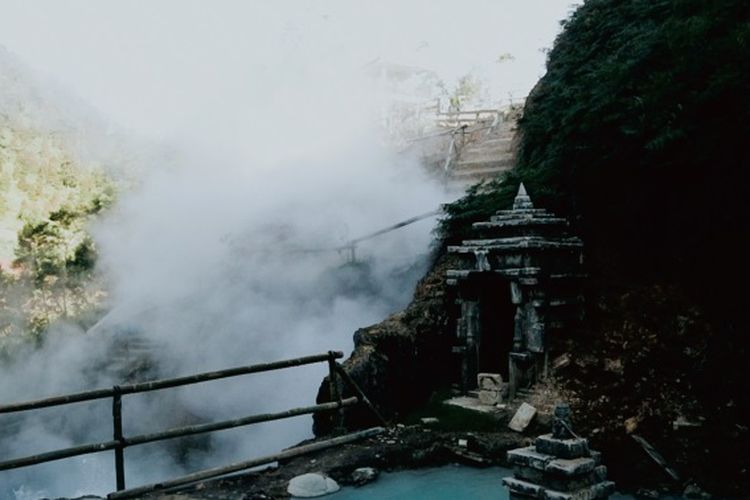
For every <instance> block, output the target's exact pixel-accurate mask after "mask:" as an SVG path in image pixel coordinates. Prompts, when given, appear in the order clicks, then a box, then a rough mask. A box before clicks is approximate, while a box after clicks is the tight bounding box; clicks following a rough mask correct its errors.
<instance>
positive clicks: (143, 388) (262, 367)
mask: <svg viewBox="0 0 750 500" xmlns="http://www.w3.org/2000/svg"><path fill="white" fill-rule="evenodd" d="M330 356H331V355H330V354H328V353H326V354H316V355H313V356H305V357H302V358H294V359H285V360H282V361H274V362H272V363H261V364H257V365H250V366H239V367H236V368H227V369H226V370H218V371H213V372H204V373H198V374H196V375H189V376H186V377H177V378H168V379H161V380H152V381H149V382H140V383H137V384H128V385H121V386H118V387H115V388H111V389H94V390H91V391H84V392H79V393H75V394H67V395H65V396H56V397H51V398H45V399H38V400H35V401H25V402H22V403H13V404H6V405H0V413H12V412H18V411H26V410H36V409H39V408H48V407H50V406H62V405H67V404H71V403H79V402H82V401H93V400H95V399H103V398H110V397H112V396H114V395H115V394H118V393H119V394H121V395H124V394H134V393H138V392H147V391H155V390H158V389H166V388H169V387H178V386H181V385H190V384H196V383H199V382H208V381H210V380H217V379H222V378H227V377H236V376H238V375H247V374H250V373H260V372H266V371H271V370H279V369H282V368H291V367H294V366H301V365H309V364H313V363H320V362H322V361H328V359H329V358H330ZM333 356H334V357H335V358H336V359H339V358H343V357H344V353H342V352H341V351H335V352H334V353H333Z"/></svg>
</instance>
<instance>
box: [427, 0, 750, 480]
mask: <svg viewBox="0 0 750 500" xmlns="http://www.w3.org/2000/svg"><path fill="white" fill-rule="evenodd" d="M749 53H750V3H748V2H747V1H745V0H716V1H711V2H708V1H705V0H628V1H625V0H587V1H586V2H585V3H584V4H583V6H581V7H580V8H579V9H578V10H577V11H576V12H575V13H574V14H573V15H572V16H571V18H570V19H568V20H567V21H566V22H565V23H564V31H563V32H562V33H561V35H560V36H559V37H558V39H557V40H556V42H555V45H554V47H553V49H552V50H551V51H550V53H549V56H548V57H549V58H548V63H547V73H546V75H545V76H544V77H543V78H542V79H541V80H540V82H539V83H538V85H537V86H536V87H535V88H534V90H533V91H532V93H531V95H530V97H529V99H528V102H527V104H526V107H525V110H524V116H523V118H522V119H521V121H520V123H519V127H520V130H521V133H522V137H521V142H520V150H519V155H518V162H517V166H516V168H515V169H514V170H513V171H512V172H511V173H510V174H509V175H507V176H506V177H505V178H504V179H501V180H499V181H495V182H493V183H489V184H485V185H483V186H477V187H475V188H474V189H473V190H471V191H470V192H469V193H468V194H467V196H466V197H464V198H463V199H461V200H459V201H458V202H456V203H454V204H452V205H450V206H448V209H447V211H448V215H449V217H448V218H446V220H444V221H443V223H442V225H441V228H440V231H441V234H442V236H443V237H444V238H445V239H446V240H447V241H448V242H451V243H452V242H455V241H456V240H459V239H461V238H462V237H464V236H465V235H466V234H467V231H468V230H469V229H470V223H471V222H474V221H478V220H482V219H486V218H487V217H489V216H490V215H491V214H492V213H493V212H494V211H496V210H498V209H502V208H508V207H509V205H510V202H511V200H512V198H513V195H514V194H515V191H516V189H517V186H518V183H519V182H520V181H523V182H524V183H525V185H526V187H527V188H528V191H529V193H530V194H531V196H532V199H533V200H534V202H535V203H536V204H538V205H540V206H543V207H544V208H547V209H550V210H552V211H554V212H556V213H558V214H561V215H564V216H566V217H568V218H569V220H570V221H571V222H572V224H573V229H574V230H575V231H576V232H577V233H578V234H580V235H581V236H582V237H583V239H584V242H585V244H586V257H587V265H588V266H589V272H590V276H591V279H590V280H589V290H588V292H587V294H588V297H589V298H590V299H591V300H590V301H589V308H590V311H589V315H588V317H587V318H588V319H587V324H586V329H587V330H589V332H588V333H589V335H590V337H588V339H587V341H586V342H585V343H584V342H579V343H578V344H577V345H576V347H575V348H576V350H577V353H578V355H579V359H582V358H583V356H584V353H583V350H586V349H589V348H590V349H589V350H590V351H591V352H590V354H591V356H590V357H591V359H592V360H593V361H592V363H591V366H588V365H587V369H590V371H589V375H590V376H591V385H592V386H593V385H595V384H596V383H597V382H596V381H597V380H610V382H609V383H608V385H607V387H606V390H605V388H604V387H601V388H597V390H599V389H602V391H603V392H602V394H606V398H604V399H603V401H605V402H604V403H602V404H600V405H598V406H596V405H595V404H594V403H593V402H592V403H591V404H590V406H591V408H590V410H591V415H594V414H595V415H596V416H595V417H592V420H594V419H598V420H599V421H600V422H601V421H602V420H603V419H609V420H610V421H611V422H612V427H613V429H616V430H617V432H624V431H622V430H621V429H622V423H621V422H622V420H620V416H621V415H622V416H623V417H625V418H627V417H629V416H631V415H636V414H637V415H642V416H643V418H642V419H640V417H639V419H640V420H639V421H641V428H640V431H639V432H646V433H647V434H648V435H649V437H651V438H652V439H654V440H655V441H656V442H657V443H658V444H660V445H663V446H664V447H665V448H666V449H669V445H668V444H665V443H667V442H668V441H669V439H672V438H673V434H672V433H671V432H670V431H669V429H670V422H671V421H670V419H672V418H675V417H676V416H677V415H678V414H679V413H678V412H679V411H682V409H685V408H687V407H690V408H692V410H693V411H694V412H695V413H697V414H702V415H703V416H705V417H706V418H707V423H706V425H707V428H708V429H710V432H707V434H711V436H712V438H713V439H712V440H711V441H700V442H698V441H696V442H697V443H698V444H696V447H700V452H699V453H700V454H703V453H706V454H707V455H703V456H704V457H705V460H703V461H701V460H700V459H699V454H698V453H696V454H693V455H692V456H691V457H689V458H686V459H685V460H686V461H689V460H692V461H693V462H694V465H695V464H700V463H703V464H704V463H705V462H706V461H707V462H711V463H713V464H716V467H715V468H708V469H706V468H705V467H704V469H705V470H704V472H703V474H704V475H709V476H710V475H711V474H713V477H712V480H713V481H716V483H717V484H721V485H723V486H722V487H727V486H732V485H734V487H740V486H739V485H740V484H741V479H740V478H741V477H744V481H747V475H746V471H745V472H742V468H743V467H745V468H746V465H747V464H746V463H745V464H744V465H743V464H742V463H739V462H737V461H735V462H734V463H724V462H725V461H723V459H722V457H726V456H733V454H732V453H731V452H730V451H728V450H729V449H730V448H731V447H735V448H736V447H738V446H739V447H742V444H740V443H744V444H745V445H747V444H750V437H748V434H749V433H748V432H747V431H746V430H745V431H742V429H746V427H738V425H742V426H744V424H741V423H742V422H747V421H750V398H747V397H746V396H742V395H740V394H739V393H738V391H741V389H740V388H741V387H743V386H744V381H745V378H746V375H745V372H744V365H745V363H746V362H747V361H746V360H747V357H748V354H750V352H749V351H750V350H749V349H748V347H749V346H750V340H749V338H748V336H747V335H746V334H745V331H746V330H747V320H746V314H745V311H744V309H745V306H744V304H743V302H744V297H743V296H744V292H739V291H738V288H739V289H742V288H743V287H745V286H746V283H747V282H748V273H747V265H746V261H747V255H746V253H747V252H746V251H745V245H744V243H742V242H744V241H745V240H746V236H747V231H748V230H747V227H748V225H747V224H748V223H747V217H748V215H749V214H750V210H749V208H750V207H749V206H748V205H749V203H750V197H748V196H747V194H746V193H745V191H746V190H747V186H748V185H750V183H748V180H750V176H749V175H748V172H749V170H748V167H749V166H750V161H749V160H750V158H749V155H748V151H749V149H748V140H747V134H748V130H750V57H748V54H749ZM633 297H643V298H644V299H645V298H648V300H643V301H634V300H633ZM636 302H637V303H638V307H637V308H636V307H634V306H632V304H634V303H636ZM631 306H632V307H631ZM688 319H689V321H688ZM686 321H687V322H689V323H690V324H692V325H706V326H705V327H703V326H701V327H700V328H699V327H697V326H696V327H691V328H689V329H688V328H687V327H680V328H678V329H677V330H673V331H667V330H668V329H670V328H672V327H673V326H674V325H678V326H679V325H681V324H683V323H685V322H686ZM675 328H677V327H675ZM683 330H684V331H683ZM688 330H691V331H689V332H688ZM585 333H586V332H582V333H581V334H582V335H583V334H585ZM693 334H695V335H693ZM675 336H678V337H679V342H673V341H672V340H670V339H673V338H674V337H675ZM691 338H692V340H691ZM646 340H648V342H646ZM642 345H648V346H649V347H648V349H649V352H652V353H655V352H658V353H659V356H658V360H656V361H655V360H654V359H651V360H650V361H646V360H644V359H640V358H644V356H638V355H637V352H638V351H637V350H635V351H634V349H636V346H642ZM643 349H645V347H644V348H643ZM604 357H611V358H612V359H619V358H620V357H622V358H623V359H624V362H625V365H624V378H623V377H619V378H616V380H611V379H612V376H611V374H609V375H608V376H609V378H602V377H600V376H599V373H600V372H598V371H596V361H597V360H600V359H603V358H604ZM654 363H657V368H659V369H658V370H656V372H658V373H653V374H652V372H654V368H655V367H654V366H653V365H654ZM605 375H606V374H605ZM644 376H646V377H651V378H648V387H653V388H654V391H656V392H657V393H659V394H661V395H662V397H661V398H658V397H656V398H654V399H653V401H652V402H650V403H648V404H643V405H641V406H640V407H635V406H629V405H630V404H631V403H630V402H626V401H630V400H632V401H633V403H632V404H633V405H636V404H637V403H635V401H636V400H639V399H640V400H641V401H643V394H641V395H640V396H638V394H636V393H634V392H633V391H637V390H638V389H637V385H635V384H636V383H637V382H638V381H640V380H641V377H644ZM623 380H625V381H628V383H625V384H623V385H622V386H618V385H617V384H618V383H621V382H622V381H623ZM644 380H645V379H644ZM680 384H681V386H680ZM656 388H659V389H658V390H657V389H656ZM582 390H583V391H586V390H589V391H593V389H591V388H590V387H589V388H586V387H583V388H582ZM644 390H645V389H644ZM672 392H676V393H679V394H680V395H681V397H683V398H684V399H691V401H690V403H685V404H683V403H679V402H677V401H676V399H675V398H670V397H667V394H670V393H672ZM583 396H584V397H585V398H586V399H587V400H591V401H594V399H595V398H597V397H598V395H594V393H593V392H592V393H590V394H583ZM594 406H596V408H594ZM614 412H621V413H614ZM628 412H632V413H628ZM623 414H624V415H623ZM737 429H740V430H737ZM670 436H671V437H670ZM609 438H610V439H612V436H611V435H610V436H609ZM662 438H663V439H664V442H663V443H662V442H661V441H659V439H662ZM722 447H724V448H725V450H724V451H726V453H724V452H722ZM734 456H736V455H734ZM670 458H674V459H675V460H678V458H676V457H670ZM683 458H684V457H683ZM683 466H684V467H688V465H685V464H683ZM722 467H723V468H722ZM688 468H689V467H688ZM699 469H700V467H699V466H698V465H696V470H699ZM742 474H745V476H742ZM728 476H729V481H728V482H727V481H724V482H723V483H722V482H721V481H719V479H718V478H722V477H723V478H725V479H727V478H728Z"/></svg>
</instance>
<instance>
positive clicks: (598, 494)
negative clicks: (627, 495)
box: [539, 481, 615, 500]
mask: <svg viewBox="0 0 750 500" xmlns="http://www.w3.org/2000/svg"><path fill="white" fill-rule="evenodd" d="M614 492H615V483H613V482H612V481H604V482H601V483H597V484H595V485H593V486H589V487H588V488H581V489H580V490H576V491H570V492H564V491H554V490H545V491H543V492H542V495H543V496H541V497H539V498H544V499H545V500H596V499H598V498H608V497H609V496H610V495H611V494H612V493H614Z"/></svg>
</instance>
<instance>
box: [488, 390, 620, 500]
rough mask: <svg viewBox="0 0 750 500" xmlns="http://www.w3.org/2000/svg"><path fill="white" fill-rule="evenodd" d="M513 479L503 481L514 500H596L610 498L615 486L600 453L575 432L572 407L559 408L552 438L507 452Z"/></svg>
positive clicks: (561, 405)
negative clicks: (542, 499)
mask: <svg viewBox="0 0 750 500" xmlns="http://www.w3.org/2000/svg"><path fill="white" fill-rule="evenodd" d="M508 462H509V463H510V464H511V465H512V466H513V477H507V478H505V479H503V484H504V485H505V486H506V487H507V488H508V489H509V490H510V498H511V500H516V499H517V500H521V499H524V498H545V499H555V500H575V499H580V500H593V499H597V498H608V497H609V496H610V495H611V494H612V493H613V492H614V489H615V483H613V482H612V481H608V480H607V468H606V467H605V466H604V465H602V464H601V453H599V452H598V451H594V450H590V449H589V443H588V440H587V439H584V438H582V437H579V436H578V435H576V433H575V432H573V428H572V425H571V422H570V407H569V406H568V405H567V404H558V405H557V406H556V407H555V416H554V420H553V423H552V434H545V435H542V436H539V437H538V438H536V442H535V443H534V445H533V446H528V447H526V448H518V449H515V450H511V451H509V452H508Z"/></svg>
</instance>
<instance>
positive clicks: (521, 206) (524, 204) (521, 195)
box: [513, 182, 534, 210]
mask: <svg viewBox="0 0 750 500" xmlns="http://www.w3.org/2000/svg"><path fill="white" fill-rule="evenodd" d="M531 208H534V204H533V203H532V202H531V198H530V197H529V195H528V194H527V193H526V186H524V185H523V182H522V183H521V184H520V185H519V186H518V194H517V195H516V199H515V200H513V210H528V209H531Z"/></svg>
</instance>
